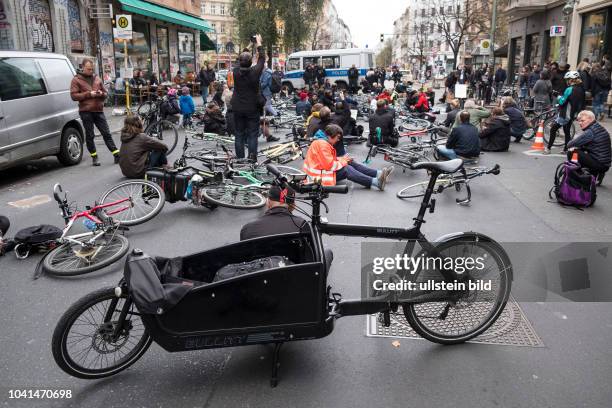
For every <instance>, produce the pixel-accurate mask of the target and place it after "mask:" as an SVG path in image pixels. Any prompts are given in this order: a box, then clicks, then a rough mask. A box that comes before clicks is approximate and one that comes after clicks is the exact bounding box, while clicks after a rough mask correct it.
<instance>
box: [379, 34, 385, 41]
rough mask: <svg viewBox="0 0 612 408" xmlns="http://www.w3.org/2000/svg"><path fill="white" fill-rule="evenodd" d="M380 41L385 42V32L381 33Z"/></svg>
mask: <svg viewBox="0 0 612 408" xmlns="http://www.w3.org/2000/svg"><path fill="white" fill-rule="evenodd" d="M380 42H385V35H384V34H381V35H380Z"/></svg>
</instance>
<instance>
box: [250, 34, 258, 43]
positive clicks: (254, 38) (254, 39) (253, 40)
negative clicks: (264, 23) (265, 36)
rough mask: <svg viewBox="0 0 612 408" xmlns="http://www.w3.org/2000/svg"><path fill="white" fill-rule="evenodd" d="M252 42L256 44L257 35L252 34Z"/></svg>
mask: <svg viewBox="0 0 612 408" xmlns="http://www.w3.org/2000/svg"><path fill="white" fill-rule="evenodd" d="M251 42H252V43H253V44H255V43H256V42H257V37H256V36H255V35H252V36H251Z"/></svg>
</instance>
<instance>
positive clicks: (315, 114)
mask: <svg viewBox="0 0 612 408" xmlns="http://www.w3.org/2000/svg"><path fill="white" fill-rule="evenodd" d="M322 107H323V104H322V103H315V104H314V105H312V108H311V110H310V115H309V116H308V118H306V128H308V126H309V125H310V122H312V120H313V119H317V120H319V112H320V111H321V108H322Z"/></svg>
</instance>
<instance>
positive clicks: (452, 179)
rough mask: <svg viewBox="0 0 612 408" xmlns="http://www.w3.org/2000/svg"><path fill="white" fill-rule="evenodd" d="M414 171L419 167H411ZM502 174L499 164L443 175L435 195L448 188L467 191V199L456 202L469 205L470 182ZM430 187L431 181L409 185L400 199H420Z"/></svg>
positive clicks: (436, 185)
mask: <svg viewBox="0 0 612 408" xmlns="http://www.w3.org/2000/svg"><path fill="white" fill-rule="evenodd" d="M411 168H412V169H416V168H417V166H411ZM499 173H500V168H499V164H496V165H495V166H493V167H492V168H490V169H488V168H486V167H468V168H466V167H463V168H462V169H461V170H460V171H459V172H456V173H450V174H442V175H440V176H439V177H438V178H437V179H436V182H435V184H434V190H433V193H434V194H440V193H442V192H443V191H444V190H446V189H447V188H451V187H454V188H455V191H457V192H460V191H461V190H462V189H465V192H466V197H465V198H457V199H455V201H456V202H457V204H462V205H467V204H469V203H470V201H471V200H472V190H471V189H470V184H469V182H470V180H472V179H474V178H476V177H480V176H483V175H485V174H493V175H498V174H499ZM428 187H429V181H421V182H420V183H416V184H412V185H409V186H408V187H404V188H403V189H401V190H400V191H398V192H397V197H398V198H403V199H407V198H420V197H423V196H425V194H427V188H428Z"/></svg>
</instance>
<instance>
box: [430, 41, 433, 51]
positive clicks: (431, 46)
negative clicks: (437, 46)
mask: <svg viewBox="0 0 612 408" xmlns="http://www.w3.org/2000/svg"><path fill="white" fill-rule="evenodd" d="M429 48H430V49H431V48H433V41H432V40H429Z"/></svg>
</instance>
